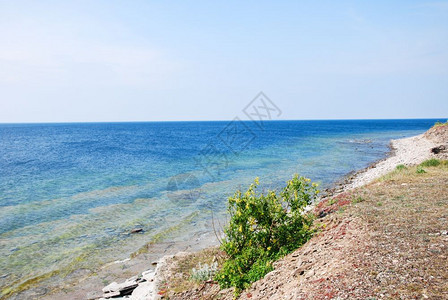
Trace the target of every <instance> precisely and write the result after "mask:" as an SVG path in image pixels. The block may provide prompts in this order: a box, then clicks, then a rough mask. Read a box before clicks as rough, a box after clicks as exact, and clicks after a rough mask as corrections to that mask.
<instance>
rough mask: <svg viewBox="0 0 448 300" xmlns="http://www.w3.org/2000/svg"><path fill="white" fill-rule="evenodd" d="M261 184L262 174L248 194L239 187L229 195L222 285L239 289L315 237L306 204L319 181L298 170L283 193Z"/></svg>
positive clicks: (316, 193) (313, 197)
mask: <svg viewBox="0 0 448 300" xmlns="http://www.w3.org/2000/svg"><path fill="white" fill-rule="evenodd" d="M258 185H259V182H258V178H257V179H255V182H254V183H253V184H251V185H250V187H249V189H248V190H247V192H246V193H242V192H241V191H237V192H236V193H235V195H234V196H233V197H230V198H229V200H228V213H229V215H230V221H229V224H228V225H227V226H226V227H225V228H224V233H225V238H224V240H223V241H222V244H221V249H222V250H223V251H224V252H226V253H227V255H228V260H227V261H226V262H225V263H224V264H223V267H222V268H221V270H220V271H219V272H218V274H217V275H216V277H215V278H216V280H217V281H218V282H219V284H220V286H221V288H228V287H232V286H233V287H235V293H236V294H238V293H239V292H240V291H241V290H242V289H244V288H246V287H248V286H249V285H250V283H251V282H254V281H257V280H258V279H260V278H262V277H263V276H264V275H266V274H267V273H268V272H270V271H271V270H272V269H273V267H272V262H273V261H275V260H276V259H278V258H280V257H281V256H283V255H285V254H287V253H290V252H292V251H293V250H295V249H297V248H298V247H300V246H301V245H303V244H304V243H305V242H306V241H307V240H308V239H309V238H310V237H311V236H312V230H311V228H310V227H311V225H312V222H313V217H312V215H311V214H306V213H305V211H304V209H305V207H307V206H308V205H309V204H311V203H312V202H313V201H314V200H315V199H316V198H317V195H318V193H319V190H318V189H317V184H315V183H311V180H310V179H307V178H304V177H299V176H298V175H295V176H294V178H293V179H292V180H290V181H288V182H287V185H286V187H285V188H284V189H283V191H282V192H281V193H280V194H277V193H276V192H275V191H268V192H267V193H266V194H257V192H256V190H257V187H258Z"/></svg>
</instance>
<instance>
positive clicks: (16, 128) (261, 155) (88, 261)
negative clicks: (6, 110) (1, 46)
mask: <svg viewBox="0 0 448 300" xmlns="http://www.w3.org/2000/svg"><path fill="white" fill-rule="evenodd" d="M435 121H437V120H432V119H425V120H423V119H419V120H344V121H342V120H341V121H269V122H263V123H254V122H251V121H244V122H242V121H229V122H224V121H223V122H147V123H79V124H0V269H1V270H2V271H1V272H2V273H3V274H5V275H7V276H6V277H4V278H8V281H7V282H8V283H9V284H11V282H13V283H14V284H19V283H20V282H21V281H23V280H26V279H29V278H32V277H33V276H34V277H35V276H39V275H42V274H44V273H45V272H49V271H54V270H64V269H67V268H72V269H76V268H78V267H79V268H81V267H87V266H88V267H92V266H94V265H99V264H101V263H106V262H107V261H110V260H114V259H119V258H125V257H127V256H129V255H130V253H132V252H133V251H135V250H137V249H138V248H139V247H141V246H143V245H144V244H145V243H147V242H150V241H151V240H152V239H154V240H156V239H157V241H159V240H160V239H161V237H163V238H165V239H182V238H184V239H188V238H189V236H190V235H191V234H192V233H195V232H207V231H210V230H211V229H210V226H209V224H210V215H211V214H210V211H213V212H214V213H215V214H216V215H222V214H223V213H224V212H225V208H226V198H227V197H228V196H230V195H232V194H233V192H234V191H235V190H236V189H238V188H245V187H247V186H248V185H249V184H250V183H251V182H252V181H253V179H254V178H255V177H259V178H260V182H261V185H262V186H264V187H266V188H272V189H275V188H278V187H280V186H282V184H283V183H284V182H285V181H286V180H288V179H289V178H291V177H292V175H293V174H294V173H299V174H301V175H304V176H306V177H309V178H311V179H312V180H314V181H318V182H320V183H321V184H322V185H323V186H324V187H328V186H330V185H331V184H333V183H334V182H336V181H338V180H339V179H341V177H343V176H344V175H346V174H347V173H349V172H350V171H353V170H357V169H361V168H364V167H366V166H367V165H369V164H370V163H372V162H374V161H375V160H378V159H381V158H383V157H384V156H385V155H386V154H387V152H388V151H389V148H388V144H389V141H390V139H396V138H402V137H408V136H412V135H416V134H420V133H423V132H424V131H426V130H427V129H428V128H429V127H430V126H431V125H432V124H434V122H435ZM135 227H141V228H143V229H144V234H142V235H139V236H138V237H134V236H130V235H128V234H127V233H128V232H129V231H130V230H131V229H132V228H135ZM168 233H169V234H168ZM130 239H132V243H131V246H130V243H129V240H130ZM81 258H82V259H81ZM0 275H2V274H0ZM5 282H6V281H5ZM0 284H2V282H0ZM3 287H4V286H2V288H3Z"/></svg>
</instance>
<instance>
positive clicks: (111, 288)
mask: <svg viewBox="0 0 448 300" xmlns="http://www.w3.org/2000/svg"><path fill="white" fill-rule="evenodd" d="M119 288H120V287H119V284H118V283H116V282H115V281H114V282H112V283H111V284H109V285H108V286H105V287H104V288H103V293H109V292H117V291H118V290H119Z"/></svg>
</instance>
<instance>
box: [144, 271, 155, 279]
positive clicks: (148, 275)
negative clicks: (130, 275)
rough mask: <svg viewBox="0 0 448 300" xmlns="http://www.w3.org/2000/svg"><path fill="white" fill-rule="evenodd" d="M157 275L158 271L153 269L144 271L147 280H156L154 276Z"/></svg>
mask: <svg viewBox="0 0 448 300" xmlns="http://www.w3.org/2000/svg"><path fill="white" fill-rule="evenodd" d="M155 275H156V272H155V271H153V270H148V271H145V272H143V273H142V278H143V279H145V280H146V281H154V277H155Z"/></svg>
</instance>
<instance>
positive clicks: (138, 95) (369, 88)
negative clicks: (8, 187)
mask: <svg viewBox="0 0 448 300" xmlns="http://www.w3.org/2000/svg"><path fill="white" fill-rule="evenodd" d="M260 91H263V92H264V93H265V94H266V95H267V96H268V97H269V98H270V99H271V101H272V102H273V103H275V105H276V106H277V107H278V108H279V109H280V110H281V111H282V113H281V115H280V116H278V117H277V118H279V119H288V120H291V119H371V118H374V119H376V118H447V117H448V1H413V0H406V1H244V2H243V1H221V2H219V3H218V2H215V1H149V0H147V1H139V0H134V1H117V0H105V1H100V0H97V1H92V0H89V1H82V0H80V1H45V0H42V1H21V0H10V1H4V0H0V123H10V122H13V123H15V122H19V123H20V122H107V121H117V122H121V121H174V120H230V119H233V118H234V117H240V118H242V119H244V118H245V116H244V114H243V113H242V111H243V109H244V108H245V107H246V105H247V104H248V103H250V102H251V101H252V99H253V98H254V97H255V96H256V95H257V94H258V93H259V92H260Z"/></svg>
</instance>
